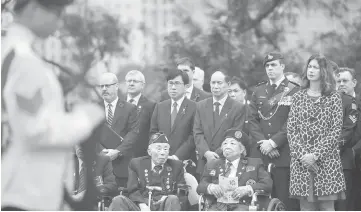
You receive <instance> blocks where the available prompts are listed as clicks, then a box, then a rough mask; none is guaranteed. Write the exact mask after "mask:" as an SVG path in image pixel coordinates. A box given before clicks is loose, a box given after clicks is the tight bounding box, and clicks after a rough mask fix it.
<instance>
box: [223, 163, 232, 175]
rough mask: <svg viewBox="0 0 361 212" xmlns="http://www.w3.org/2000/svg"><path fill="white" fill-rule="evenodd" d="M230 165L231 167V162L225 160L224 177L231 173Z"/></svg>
mask: <svg viewBox="0 0 361 212" xmlns="http://www.w3.org/2000/svg"><path fill="white" fill-rule="evenodd" d="M231 167H232V163H231V162H229V161H228V162H227V168H226V171H225V173H224V176H225V177H229V175H230V174H231Z"/></svg>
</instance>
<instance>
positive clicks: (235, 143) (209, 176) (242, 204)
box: [197, 129, 273, 211]
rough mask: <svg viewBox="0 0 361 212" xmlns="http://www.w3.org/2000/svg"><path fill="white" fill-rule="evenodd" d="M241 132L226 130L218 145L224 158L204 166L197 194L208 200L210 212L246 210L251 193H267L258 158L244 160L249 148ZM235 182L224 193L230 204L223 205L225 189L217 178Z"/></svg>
mask: <svg viewBox="0 0 361 212" xmlns="http://www.w3.org/2000/svg"><path fill="white" fill-rule="evenodd" d="M242 138H243V135H242V132H241V130H237V129H229V130H227V131H226V132H225V138H224V141H223V142H222V146H221V148H222V151H223V155H224V158H220V159H216V160H213V161H210V162H208V163H207V164H206V166H205V168H204V172H203V175H202V178H201V182H200V183H199V185H198V188H197V192H198V193H202V194H205V195H206V196H207V197H209V198H208V199H209V200H210V204H209V205H210V208H209V209H208V210H210V211H243V210H248V205H249V204H250V201H251V196H252V195H253V193H254V191H255V190H264V191H265V192H269V193H271V190H272V183H273V182H272V179H271V177H270V175H269V173H267V172H266V170H265V169H264V167H263V163H262V161H261V159H259V158H247V157H246V155H247V152H248V151H249V148H248V146H249V144H248V143H247V141H245V139H242ZM221 177H225V178H233V179H234V178H235V177H237V178H238V187H236V188H234V189H232V190H230V191H228V192H227V194H228V195H230V197H229V199H231V201H225V200H224V198H221V197H226V196H227V195H225V189H224V187H223V186H220V185H219V178H221Z"/></svg>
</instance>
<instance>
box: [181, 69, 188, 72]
mask: <svg viewBox="0 0 361 212" xmlns="http://www.w3.org/2000/svg"><path fill="white" fill-rule="evenodd" d="M179 70H181V71H183V72H190V71H191V70H189V69H179Z"/></svg>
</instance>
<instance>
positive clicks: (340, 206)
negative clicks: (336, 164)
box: [335, 169, 354, 211]
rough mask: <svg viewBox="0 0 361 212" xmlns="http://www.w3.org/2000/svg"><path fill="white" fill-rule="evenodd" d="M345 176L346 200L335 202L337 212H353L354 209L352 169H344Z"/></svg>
mask: <svg viewBox="0 0 361 212" xmlns="http://www.w3.org/2000/svg"><path fill="white" fill-rule="evenodd" d="M343 174H344V176H345V181H346V192H345V193H346V199H345V200H337V201H335V210H336V211H352V210H353V208H354V205H353V202H354V200H353V198H354V196H353V195H352V169H344V170H343Z"/></svg>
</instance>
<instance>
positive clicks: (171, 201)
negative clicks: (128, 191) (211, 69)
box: [109, 195, 181, 211]
mask: <svg viewBox="0 0 361 212" xmlns="http://www.w3.org/2000/svg"><path fill="white" fill-rule="evenodd" d="M146 204H148V203H146ZM150 208H151V210H152V211H180V210H181V206H180V202H179V199H178V197H177V196H175V195H168V197H167V198H166V199H165V200H164V202H162V203H161V204H158V205H151V207H150ZM139 210H140V208H139V206H138V205H136V204H135V203H134V202H132V201H131V200H130V199H129V198H127V197H125V196H122V195H119V196H116V197H114V199H113V201H112V203H111V204H110V206H109V211H139Z"/></svg>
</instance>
